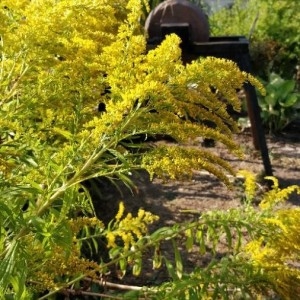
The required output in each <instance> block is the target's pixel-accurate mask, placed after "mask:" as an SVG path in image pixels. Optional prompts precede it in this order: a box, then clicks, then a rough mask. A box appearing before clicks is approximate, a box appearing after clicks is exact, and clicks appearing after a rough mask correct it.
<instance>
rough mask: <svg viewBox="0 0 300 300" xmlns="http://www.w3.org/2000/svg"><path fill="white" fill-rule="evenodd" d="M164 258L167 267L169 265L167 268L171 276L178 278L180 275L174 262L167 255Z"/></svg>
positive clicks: (174, 278)
mask: <svg viewBox="0 0 300 300" xmlns="http://www.w3.org/2000/svg"><path fill="white" fill-rule="evenodd" d="M164 260H165V263H166V267H167V270H168V273H169V275H170V277H171V278H172V279H173V280H177V279H178V277H177V275H176V272H175V269H174V266H173V264H172V263H171V262H170V261H169V260H168V259H167V258H166V257H164Z"/></svg>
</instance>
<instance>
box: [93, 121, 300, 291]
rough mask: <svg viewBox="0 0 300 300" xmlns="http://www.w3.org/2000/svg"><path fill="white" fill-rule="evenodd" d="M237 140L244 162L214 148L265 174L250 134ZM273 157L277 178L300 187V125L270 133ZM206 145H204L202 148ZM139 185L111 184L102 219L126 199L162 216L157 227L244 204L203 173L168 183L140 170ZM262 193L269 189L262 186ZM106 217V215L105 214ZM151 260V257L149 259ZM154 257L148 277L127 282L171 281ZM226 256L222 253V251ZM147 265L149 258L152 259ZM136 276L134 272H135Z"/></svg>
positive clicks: (132, 207) (296, 198)
mask: <svg viewBox="0 0 300 300" xmlns="http://www.w3.org/2000/svg"><path fill="white" fill-rule="evenodd" d="M235 139H236V141H237V142H238V143H239V144H240V145H241V146H242V148H243V149H244V152H245V156H244V158H243V159H239V158H237V157H233V156H232V155H230V154H228V152H227V151H226V149H225V148H224V146H223V145H221V144H218V143H217V144H216V145H215V147H213V148H211V151H214V152H215V153H217V154H218V155H220V156H221V157H223V158H224V159H225V160H228V161H229V162H230V163H231V164H232V166H233V167H234V168H235V169H236V170H241V169H246V170H248V171H252V172H253V173H254V174H256V175H258V176H261V175H263V173H264V167H263V163H262V159H261V157H260V152H259V151H256V150H255V149H254V146H253V142H252V136H251V133H250V131H249V130H246V131H244V132H242V133H240V134H237V135H236V136H235ZM266 139H267V145H268V150H269V155H270V159H271V163H272V168H273V174H274V176H275V177H277V178H278V179H279V183H280V186H281V187H286V186H289V185H293V184H296V185H300V123H295V124H293V126H290V127H289V128H288V130H287V131H285V132H284V133H282V134H281V135H278V136H273V135H269V134H267V135H266ZM199 146H200V145H199ZM133 180H134V182H135V183H136V190H135V191H132V192H130V191H129V190H128V189H126V188H121V192H120V191H117V190H116V189H112V188H111V186H106V187H105V188H106V190H105V189H104V191H103V195H105V197H103V198H102V199H101V203H102V205H101V207H98V208H97V207H96V210H98V212H99V216H100V217H103V214H104V215H105V216H106V217H107V219H108V220H109V219H111V218H112V217H113V216H114V215H115V214H116V211H117V209H118V204H117V203H118V201H116V200H123V201H124V202H125V206H126V207H127V210H128V211H131V212H133V213H134V212H136V211H137V210H138V209H139V208H140V207H143V208H144V209H146V210H148V211H151V212H152V213H154V214H156V215H158V216H159V217H160V220H159V221H158V222H157V223H156V224H155V226H154V227H153V228H152V229H155V228H159V227H162V226H166V225H172V224H175V223H176V222H188V221H190V220H193V219H194V218H195V217H198V216H199V215H195V214H194V213H193V212H194V211H197V212H199V213H201V212H204V211H208V210H227V209H229V208H233V207H238V206H240V205H241V203H242V202H241V196H242V195H241V191H240V189H238V188H236V186H235V188H233V189H228V187H227V186H225V185H224V184H223V183H222V182H220V181H219V180H218V179H217V178H215V177H214V176H212V175H211V174H209V173H207V172H197V173H195V174H194V176H193V178H192V180H190V181H171V182H162V181H161V180H159V179H154V180H153V181H152V182H151V181H150V180H149V176H148V175H147V174H146V173H145V172H138V173H136V174H134V175H133ZM261 188H262V189H264V188H265V187H264V186H263V185H262V186H261ZM286 205H287V206H299V205H300V195H296V194H293V195H291V197H290V199H289V201H288V202H287V203H286ZM99 210H100V211H101V213H100V211H99ZM162 251H165V252H166V253H169V255H170V257H171V256H172V246H171V245H168V244H165V245H164V246H163V249H162ZM146 256H147V255H146ZM151 256H152V254H151V253H149V259H148V260H149V264H148V265H147V262H146V264H145V265H144V271H143V276H141V277H138V278H136V277H133V276H131V275H129V276H126V278H125V283H128V284H133V285H139V286H143V285H153V284H158V283H161V282H164V281H166V280H168V279H169V278H168V275H167V273H166V270H164V269H162V270H155V271H154V270H152V263H151ZM220 256H222V253H220ZM209 260H210V256H209V255H208V256H207V255H206V256H203V257H201V258H199V255H193V254H187V255H186V257H185V258H184V262H185V264H186V266H187V268H190V269H192V268H194V267H195V265H205V264H206V262H208V261H209ZM146 261H147V258H146ZM129 273H130V272H129ZM110 279H111V280H112V281H113V282H120V283H124V281H119V280H118V278H117V277H114V276H113V274H112V277H110Z"/></svg>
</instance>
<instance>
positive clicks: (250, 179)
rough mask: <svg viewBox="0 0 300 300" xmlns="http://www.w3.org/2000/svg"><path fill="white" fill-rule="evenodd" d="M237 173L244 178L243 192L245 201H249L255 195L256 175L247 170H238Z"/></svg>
mask: <svg viewBox="0 0 300 300" xmlns="http://www.w3.org/2000/svg"><path fill="white" fill-rule="evenodd" d="M238 175H242V176H243V177H244V179H245V182H244V193H245V196H246V201H247V202H248V203H251V202H252V201H253V200H254V199H255V196H256V176H255V175H254V174H253V173H252V172H249V171H247V170H240V171H239V172H238Z"/></svg>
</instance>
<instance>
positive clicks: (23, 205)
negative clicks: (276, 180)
mask: <svg viewBox="0 0 300 300" xmlns="http://www.w3.org/2000/svg"><path fill="white" fill-rule="evenodd" d="M143 5H144V4H142V3H141V2H140V1H139V0H130V1H123V0H118V1H106V0H98V1H97V0H76V1H73V0H60V1H56V0H41V1H29V0H28V1H27V0H3V1H1V8H0V35H1V40H0V41H1V50H0V51H1V60H0V89H1V93H0V104H1V109H0V130H1V131H0V162H1V165H0V195H1V198H0V295H1V298H13V299H31V298H32V299H36V298H38V297H40V298H41V299H46V298H47V297H52V296H54V295H55V294H56V293H58V292H60V291H61V290H64V289H68V288H69V287H72V288H74V289H80V284H81V281H82V280H83V279H86V278H92V279H93V280H96V279H97V278H98V279H99V278H102V277H103V276H104V275H105V274H106V272H107V270H108V268H109V267H110V266H112V265H114V264H116V265H118V266H119V268H120V270H121V272H122V275H123V276H124V274H125V273H126V267H127V265H128V264H129V262H130V265H131V266H133V267H132V270H133V273H134V274H135V275H138V274H140V272H141V267H142V264H141V259H142V256H141V253H142V252H143V250H145V249H148V248H149V247H153V246H154V247H155V245H159V243H160V241H163V240H165V239H170V238H172V237H173V236H174V237H175V236H176V235H177V231H178V232H179V233H186V235H187V236H191V237H190V238H189V239H188V240H189V242H188V245H189V246H188V247H190V245H191V243H192V242H193V237H194V232H195V230H196V232H200V233H197V235H196V236H197V238H196V239H195V241H196V242H197V241H202V236H204V234H206V233H205V232H207V233H209V232H211V233H213V232H214V231H213V229H214V228H217V226H219V225H218V224H220V225H222V226H223V227H222V226H221V227H222V228H224V231H225V233H228V236H229V235H230V234H229V233H230V232H229V231H228V230H229V226H231V223H230V220H233V221H232V222H233V224H235V223H236V224H239V225H238V226H240V227H243V226H244V225H243V224H244V222H246V221H244V217H246V214H245V215H242V214H241V213H240V212H236V213H234V212H232V213H230V214H229V215H227V214H225V213H224V214H222V213H220V215H221V216H222V217H220V218H221V221H220V223H218V222H217V223H215V221H214V220H215V219H214V217H213V215H212V217H210V215H207V217H205V216H204V217H203V221H200V223H193V224H190V225H188V226H187V225H183V226H181V225H180V226H177V227H176V228H177V229H176V230H177V231H176V232H174V229H168V230H165V229H161V230H160V231H158V232H156V233H153V234H150V233H149V232H148V225H150V224H152V222H154V221H155V220H157V217H156V216H154V215H152V214H151V213H149V212H145V211H144V210H140V211H139V212H138V213H137V216H133V215H132V214H130V212H129V214H125V213H124V212H123V206H122V204H121V205H120V210H119V213H118V214H117V216H116V218H115V220H112V222H110V223H109V224H108V225H107V224H103V222H102V221H101V220H99V219H97V218H95V212H94V209H93V201H95V199H91V196H90V193H89V192H90V191H89V190H88V189H87V188H86V186H85V185H84V182H86V181H87V180H90V179H93V178H97V177H105V178H109V179H111V180H113V179H115V178H119V179H121V180H122V181H123V182H125V183H126V184H127V185H128V186H129V187H131V186H132V184H133V183H132V182H131V177H130V173H131V172H133V171H134V170H137V169H146V170H147V171H148V172H149V173H150V174H151V176H154V175H156V176H160V177H162V178H164V179H182V178H189V177H190V176H191V175H192V174H193V171H194V170H201V169H205V170H207V171H209V172H211V173H212V174H214V175H215V176H217V177H218V178H220V179H221V180H223V181H224V182H225V183H228V177H227V176H226V174H227V173H232V174H234V170H232V168H231V166H230V164H228V163H227V162H225V161H224V160H223V159H222V158H219V157H217V156H216V155H214V154H212V153H211V152H209V150H207V149H203V148H201V147H200V146H199V137H202V138H212V139H214V140H216V141H217V142H220V143H223V144H224V145H225V146H226V147H227V149H228V151H231V152H233V153H234V154H237V155H240V153H241V152H240V150H239V147H238V145H236V144H235V143H234V141H233V133H234V132H236V131H237V129H238V127H237V124H236V123H235V121H234V120H233V119H232V118H231V117H230V115H229V114H228V113H227V111H226V108H227V105H228V104H230V105H231V106H233V107H234V108H235V109H237V110H238V109H239V108H240V102H239V100H238V97H237V95H236V90H237V89H239V88H241V87H242V85H243V83H244V82H245V81H249V82H250V83H252V84H254V85H255V86H256V87H257V88H258V89H262V87H261V85H260V83H259V82H258V81H257V80H255V79H254V78H253V77H252V76H250V75H248V74H246V73H243V72H241V71H240V70H239V69H238V67H237V66H236V65H235V64H234V63H233V62H231V61H227V60H223V59H216V58H212V57H209V58H206V59H199V60H197V61H194V62H193V63H191V64H188V65H186V66H184V65H183V63H182V61H181V58H180V56H181V53H180V47H179V43H180V40H179V38H178V37H177V36H175V35H171V36H168V37H167V38H166V40H165V41H163V42H162V43H161V45H160V46H158V47H157V48H156V49H154V50H151V51H148V50H147V45H146V36H145V34H144V32H143V29H142V27H141V24H140V20H141V14H142V11H143V9H142V7H143ZM221 99H222V100H221ZM191 120H192V121H191ZM208 120H209V121H210V122H212V123H213V124H214V126H212V127H208V126H206V125H205V124H207V121H208ZM161 135H162V136H170V137H172V139H173V140H174V141H175V142H173V143H154V145H152V144H151V145H150V144H149V143H147V139H148V137H151V136H152V137H154V138H155V137H157V136H161ZM137 138H138V139H137ZM137 141H138V142H137ZM188 145H189V146H188ZM120 200H121V199H114V201H116V202H119V201H120ZM98 214H99V215H101V212H98ZM223 216H224V217H223ZM228 216H230V217H228ZM247 216H248V215H247ZM251 216H252V215H251V214H250V215H249V216H248V217H247V218H250V217H251ZM210 218H211V219H210ZM217 218H219V217H217ZM224 218H225V219H224ZM226 218H227V219H228V220H227V219H226ZM253 218H255V215H254V213H253ZM253 218H252V219H251V222H253ZM223 219H224V221H222V220H223ZM249 220H250V219H249ZM249 223H250V221H249ZM224 224H225V225H224ZM226 224H227V225H226ZM240 227H238V228H240ZM181 228H182V229H181ZM208 228H212V229H209V230H208ZM266 228H268V227H266ZM170 230H171V231H170ZM201 232H202V233H201ZM220 232H221V231H220ZM170 234H171V235H170ZM210 236H211V235H210ZM99 239H102V240H104V241H105V242H106V246H107V247H108V248H109V257H108V258H105V257H104V256H105V255H104V254H103V253H102V252H101V251H100V250H99V249H98V250H99V252H98V257H99V259H98V260H97V261H96V260H94V261H92V260H89V259H88V258H86V257H84V256H83V254H82V245H83V244H85V245H90V246H91V249H93V250H94V251H97V248H98V241H99ZM213 240H214V241H217V240H216V239H215V238H214V239H213ZM197 243H198V244H199V242H197ZM197 243H196V244H197ZM174 245H175V244H174ZM201 245H202V246H201V247H203V244H202V242H201ZM157 247H158V246H157ZM156 254H157V255H156V256H155V258H154V260H155V263H154V265H155V266H159V265H160V261H161V259H160V258H161V257H160V256H159V255H158V252H156ZM175 254H176V258H177V267H176V270H177V271H176V274H177V276H179V277H178V278H183V271H182V270H181V266H180V259H179V257H180V255H179V253H178V252H175ZM102 255H103V256H102ZM167 264H168V266H169V270H172V267H171V264H169V263H167ZM248 265H249V268H252V267H253V265H252V264H248ZM242 267H243V265H242V266H241V268H242ZM222 270H224V268H223V269H222ZM243 270H244V269H243V268H242V271H243ZM198 271H199V270H195V274H196V275H195V276H196V277H197V276H198V275H197V274H198ZM242 271H241V272H242ZM222 274H223V273H222ZM247 274H248V273H247ZM223 275H224V274H223ZM223 275H222V276H223ZM184 276H185V275H184ZM224 276H225V275H224ZM196 277H195V278H196ZM190 278H192V277H190ZM222 278H225V277H222ZM247 278H248V277H247ZM249 278H250V277H249ZM206 280H208V277H206ZM196 281H198V279H196ZM216 282H217V281H215V283H216ZM241 282H242V283H241V284H240V285H243V282H244V281H241ZM245 282H246V283H247V284H248V283H249V282H248V281H247V280H245ZM174 283H178V281H174ZM246 283H245V285H246ZM220 286H222V288H223V286H224V285H220ZM211 287H213V285H206V284H204V285H203V289H206V290H207V291H209V290H210V289H211ZM162 290H163V287H162ZM169 290H170V289H169V288H168V287H167V288H166V289H165V290H164V292H167V291H169ZM185 290H186V292H185V293H188V288H187V287H186V289H185ZM190 290H191V293H193V292H192V290H193V289H192V288H191V289H190ZM203 293H204V292H203ZM205 293H206V292H205ZM216 293H217V294H218V290H216ZM157 295H158V294H157ZM155 297H156V296H155ZM178 299H179V298H178Z"/></svg>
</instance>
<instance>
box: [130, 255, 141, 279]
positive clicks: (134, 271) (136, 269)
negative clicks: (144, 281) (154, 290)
mask: <svg viewBox="0 0 300 300" xmlns="http://www.w3.org/2000/svg"><path fill="white" fill-rule="evenodd" d="M141 271H142V258H141V257H140V256H139V257H136V258H135V260H134V265H133V268H132V274H133V275H134V276H139V275H140V274H141Z"/></svg>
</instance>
